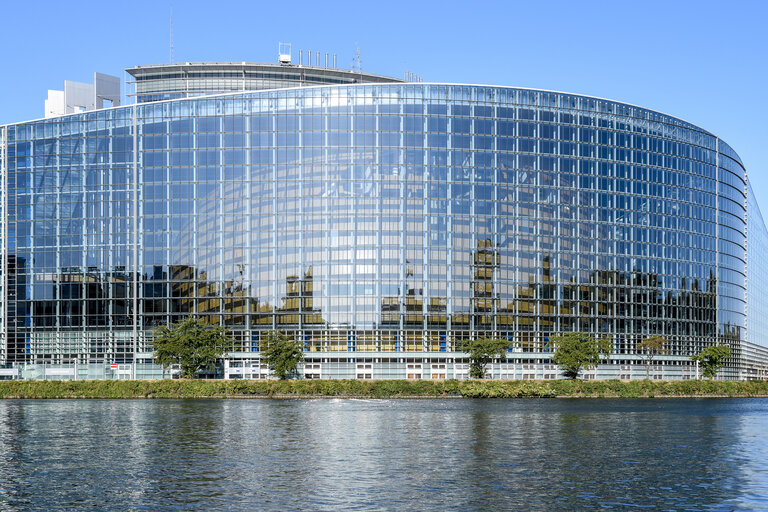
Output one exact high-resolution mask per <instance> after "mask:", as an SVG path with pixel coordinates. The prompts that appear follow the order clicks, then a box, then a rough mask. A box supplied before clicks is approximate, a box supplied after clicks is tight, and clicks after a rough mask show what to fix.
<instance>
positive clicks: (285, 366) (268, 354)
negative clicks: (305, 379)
mask: <svg viewBox="0 0 768 512" xmlns="http://www.w3.org/2000/svg"><path fill="white" fill-rule="evenodd" d="M264 344H265V345H266V348H265V349H263V350H262V351H261V357H263V358H264V361H265V362H266V363H267V366H269V369H270V370H272V371H273V372H275V375H277V377H278V378H279V379H281V380H284V379H287V378H288V374H289V373H293V372H294V371H296V367H297V366H298V365H299V363H300V362H302V361H303V360H304V351H303V350H302V348H303V347H302V346H301V344H300V343H299V342H297V341H295V340H292V339H291V338H290V337H289V336H288V335H287V334H284V333H282V332H279V331H269V332H268V333H267V335H266V339H265V340H264Z"/></svg>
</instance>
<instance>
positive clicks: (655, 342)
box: [637, 336, 669, 380]
mask: <svg viewBox="0 0 768 512" xmlns="http://www.w3.org/2000/svg"><path fill="white" fill-rule="evenodd" d="M668 343H669V340H668V339H667V338H665V337H664V336H649V337H647V338H645V339H644V340H643V341H641V342H640V343H638V344H637V350H638V351H643V352H645V380H649V379H650V378H651V363H652V362H653V358H654V357H655V356H657V355H659V354H669V350H668V349H667V344H668Z"/></svg>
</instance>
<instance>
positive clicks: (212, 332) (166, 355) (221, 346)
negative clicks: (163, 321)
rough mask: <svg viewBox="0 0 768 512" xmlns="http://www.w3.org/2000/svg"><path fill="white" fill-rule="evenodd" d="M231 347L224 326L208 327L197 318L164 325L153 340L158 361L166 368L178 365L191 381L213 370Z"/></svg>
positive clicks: (230, 340)
mask: <svg viewBox="0 0 768 512" xmlns="http://www.w3.org/2000/svg"><path fill="white" fill-rule="evenodd" d="M231 344H232V338H230V337H229V336H228V335H227V333H226V331H225V330H224V328H223V327H220V326H218V325H210V324H205V323H203V322H202V320H201V319H199V318H196V317H187V318H186V319H184V320H183V321H181V322H179V323H175V324H171V325H161V326H160V327H158V328H157V329H156V330H155V337H154V339H153V340H152V347H153V349H154V351H155V362H156V363H157V364H159V365H162V367H163V368H167V367H168V366H170V365H172V364H178V365H179V366H180V367H181V376H182V377H184V378H187V379H191V378H194V377H195V375H197V372H198V371H199V370H201V369H203V368H206V369H212V368H213V366H214V365H215V364H216V361H217V360H218V359H219V358H221V356H222V355H224V352H225V351H226V350H227V348H228V347H229V346H231Z"/></svg>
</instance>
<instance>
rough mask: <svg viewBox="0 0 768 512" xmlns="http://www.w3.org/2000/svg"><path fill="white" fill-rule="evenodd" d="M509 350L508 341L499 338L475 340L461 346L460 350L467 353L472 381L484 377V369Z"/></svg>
mask: <svg viewBox="0 0 768 512" xmlns="http://www.w3.org/2000/svg"><path fill="white" fill-rule="evenodd" d="M508 349H509V341H507V340H503V339H499V338H477V339H475V340H468V341H465V342H464V343H463V344H461V350H463V351H464V352H467V353H469V376H470V377H472V378H473V379H482V378H484V377H485V367H486V365H487V364H488V363H490V362H492V361H493V360H494V359H495V358H497V357H502V356H503V355H504V354H505V353H506V351H507V350H508Z"/></svg>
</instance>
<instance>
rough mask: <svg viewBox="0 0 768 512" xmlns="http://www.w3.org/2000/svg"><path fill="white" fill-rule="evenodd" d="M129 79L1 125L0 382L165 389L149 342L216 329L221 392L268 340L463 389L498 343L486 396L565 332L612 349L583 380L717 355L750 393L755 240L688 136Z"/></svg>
mask: <svg viewBox="0 0 768 512" xmlns="http://www.w3.org/2000/svg"><path fill="white" fill-rule="evenodd" d="M129 72H130V73H131V74H132V76H134V78H135V88H136V92H135V95H136V98H137V103H135V104H133V105H127V106H121V107H115V108H108V109H100V110H95V111H91V112H83V113H77V114H71V115H64V116H60V117H54V118H50V119H45V120H38V121H29V122H23V123H16V124H11V125H5V126H2V127H0V147H1V148H2V152H1V153H0V159H1V161H2V202H1V203H0V208H1V209H2V212H1V213H2V215H1V216H0V222H1V223H2V226H1V228H2V229H1V230H0V236H2V259H1V260H2V261H1V262H0V272H1V273H2V281H1V284H0V286H2V290H0V292H1V293H0V300H1V301H2V326H1V329H2V333H1V335H2V339H3V343H2V350H3V352H2V362H3V363H5V364H6V366H9V367H10V366H12V365H17V366H18V365H25V364H27V365H30V364H38V365H39V364H41V363H42V364H47V365H52V367H54V366H56V365H61V366H62V367H64V366H67V365H74V366H75V367H77V366H78V365H79V367H80V368H81V369H80V370H76V371H85V370H82V368H92V367H97V366H99V365H102V366H104V365H105V366H106V367H111V365H113V364H115V365H118V366H119V367H120V368H129V369H130V372H131V375H134V376H137V377H141V376H151V375H158V373H157V372H158V369H157V368H156V367H155V366H154V365H153V364H151V345H150V342H151V335H152V330H153V329H154V328H155V327H157V326H159V325H162V324H167V323H171V322H176V321H179V320H181V319H183V318H185V317H186V316H189V315H195V316H199V317H202V318H204V319H205V320H206V321H207V322H210V323H215V324H222V325H225V326H226V327H227V328H228V329H229V330H230V331H231V332H232V334H233V336H234V343H233V346H232V347H231V352H230V353H229V354H228V357H227V360H226V361H225V363H224V365H223V371H224V374H225V375H226V376H228V377H240V376H244V377H247V378H258V377H264V376H265V375H266V373H265V370H264V369H263V368H262V367H261V364H260V361H259V349H260V343H261V340H262V339H263V336H264V334H265V333H266V332H267V331H270V330H275V329H276V330H280V331H284V332H286V333H289V334H291V335H292V336H294V337H295V338H296V339H298V340H301V342H302V343H303V344H304V347H305V350H306V365H305V368H304V370H303V373H304V374H305V375H306V376H307V377H320V378H326V377H352V378H406V377H411V378H446V377H448V378H451V377H457V378H462V377H466V376H467V365H466V362H467V361H466V360H465V354H463V353H461V352H460V351H457V346H459V344H460V342H461V341H462V340H465V339H469V338H472V337H479V336H493V337H500V338H504V339H507V340H508V341H509V352H508V353H507V357H506V359H505V360H503V361H500V362H498V363H497V364H494V365H493V367H492V368H490V369H489V371H490V373H491V375H492V376H493V377H496V378H525V379H528V378H531V379H533V378H554V377H556V376H557V374H558V372H557V369H556V367H554V366H553V365H552V363H551V360H550V358H551V352H550V349H549V346H548V342H549V340H550V338H551V337H552V336H553V335H556V334H558V333H563V332H568V331H584V332H589V333H592V334H594V335H595V336H608V337H610V338H611V339H612V340H613V344H614V354H613V355H612V356H611V358H610V360H609V361H607V362H606V364H603V365H601V366H600V367H599V368H598V369H597V370H596V371H592V372H587V378H631V377H633V376H634V377H636V378H642V377H644V376H645V369H644V367H643V366H642V361H641V357H640V355H639V354H638V353H637V351H636V347H637V344H638V343H639V342H640V341H642V340H643V339H644V338H646V337H648V336H650V335H655V334H658V335H662V336H664V337H666V338H667V339H669V340H670V343H669V349H670V353H669V354H668V355H664V356H659V357H657V358H656V362H657V363H658V364H657V365H656V367H654V369H653V372H654V375H655V376H656V377H659V378H661V377H663V378H677V379H685V378H695V376H696V368H695V366H693V365H692V364H691V361H690V356H691V355H692V354H696V353H698V352H699V351H700V350H701V349H702V348H704V347H706V346H708V345H713V344H720V343H724V344H727V345H729V346H730V347H731V348H732V350H733V354H734V356H733V358H732V359H731V361H730V362H729V365H728V367H727V368H726V369H725V371H724V372H723V375H724V376H726V377H728V378H745V377H761V376H762V375H763V374H764V368H765V364H766V361H768V348H765V347H768V339H767V338H766V332H768V331H766V328H768V325H765V323H766V318H768V297H765V294H764V292H763V291H762V289H761V288H760V283H761V282H762V283H764V282H765V279H762V277H764V276H766V275H768V267H766V264H765V263H764V260H765V259H764V258H762V259H761V255H762V254H765V252H766V250H767V249H768V234H766V230H765V226H764V224H763V220H762V217H761V216H760V213H759V208H758V206H757V202H756V200H755V199H754V195H753V194H752V192H751V188H750V187H749V185H748V183H747V178H746V171H745V169H744V167H743V165H742V163H741V161H740V159H739V157H738V155H737V154H736V153H735V152H734V151H733V150H732V149H731V147H730V146H728V145H727V144H726V143H725V142H724V141H722V140H721V139H719V138H718V137H717V136H716V135H713V134H712V133H710V132H708V131H706V130H703V129H701V128H699V127H697V126H694V125H692V124H690V123H687V122H685V121H682V120H680V119H677V118H675V117H671V116H667V115H664V114H661V113H658V112H654V111H651V110H647V109H644V108H640V107H636V106H631V105H627V104H623V103H618V102H614V101H608V100H602V99H597V98H592V97H585V96H578V95H573V94H565V93H556V92H549V91H539V90H530V89H519V88H511V87H486V86H466V85H453V84H434V83H430V84H426V83H413V82H403V81H400V80H397V79H393V78H386V77H379V76H377V75H369V74H361V73H356V72H353V71H342V70H338V69H331V68H323V67H318V66H295V65H290V64H259V65H246V64H243V63H237V64H227V63H215V64H210V65H206V64H205V63H196V64H186V65H185V64H175V65H164V66H148V67H139V68H133V69H131V70H129ZM297 77H298V78H297ZM276 87H283V88H282V89H276ZM223 91H239V92H223ZM211 93H213V94H211ZM205 94H207V95H205ZM204 95H205V96H204ZM166 98H176V99H166ZM753 255H754V256H753ZM763 288H764V286H763ZM88 371H91V370H88ZM104 376H105V377H106V378H108V377H109V376H110V374H107V373H105V374H104Z"/></svg>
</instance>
